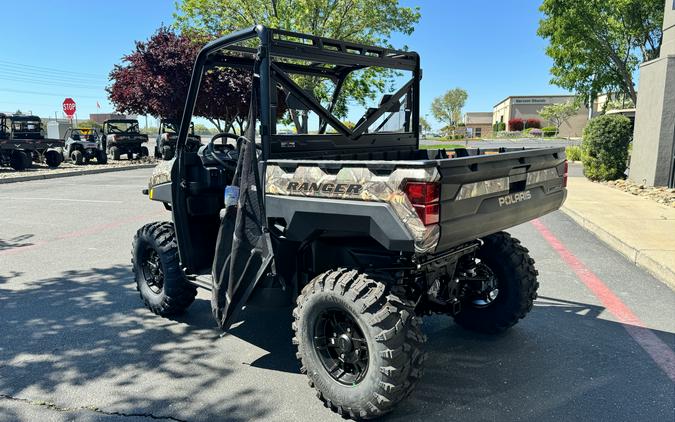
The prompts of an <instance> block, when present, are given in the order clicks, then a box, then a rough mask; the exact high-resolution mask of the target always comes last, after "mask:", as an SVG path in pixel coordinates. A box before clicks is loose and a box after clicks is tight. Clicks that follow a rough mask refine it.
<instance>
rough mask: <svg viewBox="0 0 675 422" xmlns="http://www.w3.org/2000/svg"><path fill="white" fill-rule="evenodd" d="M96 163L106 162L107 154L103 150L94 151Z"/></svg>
mask: <svg viewBox="0 0 675 422" xmlns="http://www.w3.org/2000/svg"><path fill="white" fill-rule="evenodd" d="M96 164H108V155H107V154H106V153H105V151H103V150H98V152H97V153H96Z"/></svg>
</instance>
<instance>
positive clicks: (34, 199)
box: [0, 196, 122, 204]
mask: <svg viewBox="0 0 675 422" xmlns="http://www.w3.org/2000/svg"><path fill="white" fill-rule="evenodd" d="M0 199H5V200H9V199H14V200H17V199H19V200H26V201H60V202H94V203H101V204H121V203H122V201H107V200H103V199H68V198H33V197H25V196H0Z"/></svg>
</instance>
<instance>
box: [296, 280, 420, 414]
mask: <svg viewBox="0 0 675 422" xmlns="http://www.w3.org/2000/svg"><path fill="white" fill-rule="evenodd" d="M395 290H396V287H394V288H392V287H391V283H384V282H382V281H378V280H377V279H376V278H374V277H373V276H371V275H369V274H365V273H359V272H358V271H356V270H347V269H344V268H340V269H337V270H331V271H327V272H325V273H323V274H321V275H319V276H318V277H316V278H315V279H313V280H312V281H311V282H310V283H309V284H308V285H307V286H305V288H304V289H303V290H302V293H301V294H300V296H299V297H298V299H297V307H296V308H295V309H294V311H293V316H294V318H295V321H294V322H293V330H294V332H295V336H294V338H293V343H294V344H295V345H297V348H298V351H297V357H298V359H299V361H300V365H301V368H300V370H301V372H302V373H304V374H306V375H307V376H308V377H309V384H310V386H311V387H313V388H315V389H316V390H317V396H318V397H319V399H321V400H322V401H323V402H324V405H325V406H326V407H328V408H330V409H331V410H333V411H334V412H336V413H338V414H340V415H341V416H343V417H345V418H347V417H351V418H354V419H370V418H375V417H378V416H381V415H383V414H385V413H387V412H389V411H391V410H392V409H393V408H394V406H395V405H396V404H397V403H398V402H400V401H401V400H403V399H404V398H405V397H407V396H408V395H409V394H410V392H411V391H412V390H413V389H414V387H415V385H416V384H417V382H418V381H419V379H420V377H421V376H422V364H423V362H424V360H425V359H426V355H425V353H424V352H423V351H422V346H423V344H424V342H425V341H426V337H425V336H424V335H423V334H422V332H421V330H420V325H421V320H420V318H418V317H417V316H415V314H414V312H413V309H414V304H413V303H411V302H409V301H407V300H405V299H403V295H396V294H395ZM329 312H343V313H344V314H345V315H347V317H346V318H349V317H351V319H352V322H354V323H355V325H356V326H357V328H358V329H352V334H354V335H353V337H354V338H356V337H361V340H360V341H359V342H357V341H353V344H354V345H357V346H358V345H362V344H364V343H363V342H364V340H365V344H367V356H368V358H367V359H366V360H365V361H367V368H366V369H365V370H363V371H362V372H361V373H362V376H361V378H360V380H357V381H356V382H353V383H352V384H351V385H345V383H343V380H338V379H336V378H335V377H334V376H333V375H331V374H330V373H329V371H328V370H327V369H326V368H327V366H326V363H325V360H322V359H325V356H326V355H324V358H322V357H321V356H322V353H327V350H328V348H324V347H323V346H317V343H316V342H317V341H318V342H319V344H321V343H322V342H323V341H324V340H326V338H327V337H329V336H330V334H327V335H326V337H323V340H321V339H322V337H321V334H322V333H325V331H322V330H321V327H325V326H326V325H322V321H324V320H326V317H325V316H326V315H328V313H329ZM315 337H316V339H315ZM333 347H335V346H333ZM320 349H321V350H320ZM331 350H335V349H331ZM361 356H363V353H362V354H361ZM338 372H341V371H338ZM346 375H349V374H346Z"/></svg>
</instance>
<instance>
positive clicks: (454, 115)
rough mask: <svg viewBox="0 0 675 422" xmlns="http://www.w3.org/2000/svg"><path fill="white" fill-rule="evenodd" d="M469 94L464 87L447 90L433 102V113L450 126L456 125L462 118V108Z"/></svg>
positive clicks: (437, 118)
mask: <svg viewBox="0 0 675 422" xmlns="http://www.w3.org/2000/svg"><path fill="white" fill-rule="evenodd" d="M467 98H469V94H467V93H466V91H465V90H463V89H462V88H455V89H451V90H449V91H447V92H446V93H445V94H443V95H441V96H440V97H436V98H434V100H433V101H432V102H431V114H433V116H434V117H435V118H436V120H438V121H440V122H442V123H445V124H447V125H449V126H456V125H457V124H459V121H460V120H461V118H462V109H463V108H464V104H465V103H466V100H467Z"/></svg>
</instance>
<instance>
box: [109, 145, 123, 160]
mask: <svg viewBox="0 0 675 422" xmlns="http://www.w3.org/2000/svg"><path fill="white" fill-rule="evenodd" d="M110 155H112V159H113V160H115V161H119V159H120V156H121V155H122V154H120V149H119V148H117V147H110Z"/></svg>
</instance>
